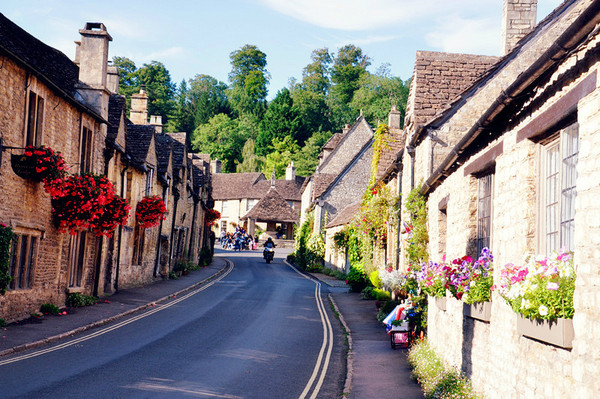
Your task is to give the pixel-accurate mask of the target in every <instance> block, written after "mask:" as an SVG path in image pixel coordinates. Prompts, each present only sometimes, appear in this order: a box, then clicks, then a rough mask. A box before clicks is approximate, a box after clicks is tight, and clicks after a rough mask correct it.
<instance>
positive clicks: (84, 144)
mask: <svg viewBox="0 0 600 399" xmlns="http://www.w3.org/2000/svg"><path fill="white" fill-rule="evenodd" d="M79 170H80V172H91V170H92V131H91V130H90V129H88V128H87V127H85V126H84V127H83V128H82V129H81V147H80V151H79Z"/></svg>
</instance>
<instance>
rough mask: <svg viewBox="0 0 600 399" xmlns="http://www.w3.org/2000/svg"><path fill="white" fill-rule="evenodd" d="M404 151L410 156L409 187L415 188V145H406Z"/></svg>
mask: <svg viewBox="0 0 600 399" xmlns="http://www.w3.org/2000/svg"><path fill="white" fill-rule="evenodd" d="M406 152H408V155H409V156H410V189H411V190H412V189H414V188H415V147H414V146H412V145H409V146H408V147H406Z"/></svg>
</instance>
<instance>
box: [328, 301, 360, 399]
mask: <svg viewBox="0 0 600 399" xmlns="http://www.w3.org/2000/svg"><path fill="white" fill-rule="evenodd" d="M327 295H328V297H329V301H330V302H331V304H332V305H333V308H334V309H335V311H336V312H337V314H338V316H339V320H340V323H342V326H344V330H346V332H347V333H348V356H346V382H345V383H344V392H343V393H342V395H343V396H344V397H348V396H349V395H350V391H351V389H352V376H353V375H354V346H353V344H352V330H350V327H348V324H346V320H344V315H343V314H342V312H341V311H340V308H338V306H337V303H336V302H335V300H334V299H333V297H332V296H331V294H327Z"/></svg>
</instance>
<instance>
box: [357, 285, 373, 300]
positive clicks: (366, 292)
mask: <svg viewBox="0 0 600 399" xmlns="http://www.w3.org/2000/svg"><path fill="white" fill-rule="evenodd" d="M360 297H361V298H362V299H375V288H374V287H365V288H363V290H362V291H361V292H360Z"/></svg>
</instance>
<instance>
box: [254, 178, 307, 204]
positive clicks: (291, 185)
mask: <svg viewBox="0 0 600 399" xmlns="http://www.w3.org/2000/svg"><path fill="white" fill-rule="evenodd" d="M304 180H305V178H304V177H301V176H296V179H294V180H275V188H276V189H277V192H278V193H279V194H280V195H281V196H282V197H283V198H284V199H286V200H287V201H301V200H302V191H300V190H301V188H302V184H303V183H304ZM270 187H271V180H266V179H265V180H259V181H257V182H256V184H254V186H253V188H252V192H253V193H256V194H260V196H258V197H254V198H261V197H262V196H263V195H264V194H265V193H266V192H267V191H269V188H270Z"/></svg>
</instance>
